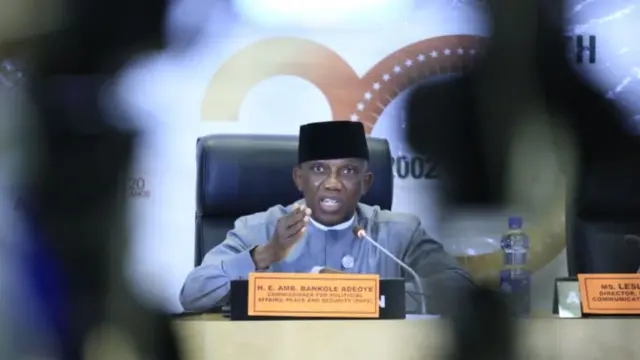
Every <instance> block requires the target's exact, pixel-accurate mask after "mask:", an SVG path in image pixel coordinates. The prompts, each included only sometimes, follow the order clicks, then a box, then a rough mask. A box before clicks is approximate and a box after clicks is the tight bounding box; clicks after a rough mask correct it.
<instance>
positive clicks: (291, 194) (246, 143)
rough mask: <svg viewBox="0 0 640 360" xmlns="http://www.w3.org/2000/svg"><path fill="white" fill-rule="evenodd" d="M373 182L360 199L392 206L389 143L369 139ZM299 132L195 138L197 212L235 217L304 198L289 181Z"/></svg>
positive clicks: (295, 156)
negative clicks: (196, 139) (292, 133)
mask: <svg viewBox="0 0 640 360" xmlns="http://www.w3.org/2000/svg"><path fill="white" fill-rule="evenodd" d="M367 142H368V146H369V156H370V159H369V168H370V170H371V172H372V173H373V175H374V182H373V186H372V187H371V189H370V190H369V192H368V193H367V194H366V195H365V196H364V197H363V198H362V200H361V201H362V202H363V203H366V204H369V205H378V206H380V207H381V208H383V209H387V210H388V209H391V203H392V200H393V173H392V163H391V152H390V150H389V143H388V142H387V140H385V139H375V138H368V139H367ZM297 156H298V137H297V136H293V135H209V136H205V137H201V138H199V139H198V143H197V161H198V174H197V184H196V196H197V199H196V211H197V215H200V216H225V217H239V216H243V215H247V214H252V213H256V212H260V211H265V210H266V209H268V208H269V207H271V206H274V205H277V204H282V205H288V204H290V203H293V202H294V201H296V200H299V199H300V198H302V194H300V192H299V191H298V189H297V188H296V187H295V185H294V184H293V178H292V171H293V167H294V166H295V165H296V163H297Z"/></svg>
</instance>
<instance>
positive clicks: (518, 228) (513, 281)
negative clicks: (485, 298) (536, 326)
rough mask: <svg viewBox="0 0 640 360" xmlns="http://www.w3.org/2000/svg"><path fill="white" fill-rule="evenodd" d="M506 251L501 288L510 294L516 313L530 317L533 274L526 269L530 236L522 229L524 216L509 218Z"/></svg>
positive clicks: (503, 245)
mask: <svg viewBox="0 0 640 360" xmlns="http://www.w3.org/2000/svg"><path fill="white" fill-rule="evenodd" d="M500 247H501V248H502V251H503V253H504V261H503V266H502V270H501V271H500V289H501V290H502V291H503V292H505V293H507V294H508V295H509V298H510V300H511V304H512V309H513V310H514V313H515V314H514V315H516V316H519V317H528V316H529V311H530V306H531V297H530V293H531V274H529V272H528V271H527V270H526V265H527V253H528V252H529V237H528V236H527V235H526V234H525V233H524V232H523V231H522V218H521V217H516V216H512V217H510V218H509V230H508V231H507V232H506V233H505V234H504V235H503V236H502V240H501V242H500Z"/></svg>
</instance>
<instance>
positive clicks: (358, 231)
mask: <svg viewBox="0 0 640 360" xmlns="http://www.w3.org/2000/svg"><path fill="white" fill-rule="evenodd" d="M353 234H354V235H355V236H356V237H357V238H358V239H362V240H366V241H368V242H369V243H370V244H371V245H373V246H374V247H376V248H377V249H378V250H380V251H382V253H384V254H385V255H387V256H388V257H389V258H390V259H391V260H393V261H394V262H395V263H396V264H398V265H400V267H401V268H402V269H404V270H405V271H406V272H407V273H409V274H410V275H411V276H412V277H413V280H414V282H415V284H416V290H417V292H419V293H420V294H421V296H420V299H421V301H420V313H421V314H423V315H425V314H427V302H426V301H425V299H424V290H423V289H422V282H421V281H420V276H418V274H417V273H416V272H415V271H414V270H413V269H412V268H410V267H409V266H408V265H407V264H405V263H404V262H402V260H400V259H398V258H397V257H396V256H395V255H393V254H392V253H391V252H389V250H387V249H385V248H384V247H382V245H380V244H378V243H377V242H376V241H375V240H373V239H372V238H371V237H369V235H367V233H366V231H365V230H364V229H363V228H361V227H359V226H358V227H355V228H354V229H353Z"/></svg>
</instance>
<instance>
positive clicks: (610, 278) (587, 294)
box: [578, 274, 640, 315]
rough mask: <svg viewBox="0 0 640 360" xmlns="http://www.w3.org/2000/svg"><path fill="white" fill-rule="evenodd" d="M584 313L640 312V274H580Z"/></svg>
mask: <svg viewBox="0 0 640 360" xmlns="http://www.w3.org/2000/svg"><path fill="white" fill-rule="evenodd" d="M578 282H579V284H580V298H581V303H582V313H584V314H601V315H637V314H640V274H578Z"/></svg>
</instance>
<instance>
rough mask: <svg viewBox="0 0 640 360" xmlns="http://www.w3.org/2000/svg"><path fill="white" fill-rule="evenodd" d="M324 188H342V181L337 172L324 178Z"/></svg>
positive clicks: (335, 189)
mask: <svg viewBox="0 0 640 360" xmlns="http://www.w3.org/2000/svg"><path fill="white" fill-rule="evenodd" d="M324 188H325V189H326V190H334V191H339V190H342V182H340V179H339V178H338V176H336V174H331V175H329V176H327V178H326V179H325V180H324Z"/></svg>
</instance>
